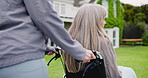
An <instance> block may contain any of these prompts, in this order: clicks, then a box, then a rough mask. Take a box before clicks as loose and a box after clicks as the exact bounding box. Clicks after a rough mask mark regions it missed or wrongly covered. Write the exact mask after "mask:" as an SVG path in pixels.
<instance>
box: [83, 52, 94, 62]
mask: <svg viewBox="0 0 148 78" xmlns="http://www.w3.org/2000/svg"><path fill="white" fill-rule="evenodd" d="M92 59H96V57H95V55H94V54H93V53H92V51H90V50H86V56H85V57H84V60H83V62H82V63H87V62H90V60H92Z"/></svg>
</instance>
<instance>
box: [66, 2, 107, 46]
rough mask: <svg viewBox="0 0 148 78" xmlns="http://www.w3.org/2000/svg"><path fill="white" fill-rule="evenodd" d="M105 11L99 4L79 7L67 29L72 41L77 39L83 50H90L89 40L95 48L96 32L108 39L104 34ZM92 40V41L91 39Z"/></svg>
mask: <svg viewBox="0 0 148 78" xmlns="http://www.w3.org/2000/svg"><path fill="white" fill-rule="evenodd" d="M106 15H107V10H106V9H105V8H104V7H103V6H101V5H99V4H86V5H83V6H81V7H80V9H79V11H78V12H77V14H76V16H75V18H74V21H73V23H72V25H71V27H70V29H69V33H70V34H71V36H72V37H73V39H77V40H78V41H79V42H80V43H81V44H83V46H84V47H85V48H90V47H89V44H90V40H91V42H92V43H94V44H92V45H93V46H95V47H97V44H96V42H97V41H98V36H99V34H98V31H100V32H102V35H101V36H105V37H107V38H108V36H107V34H106V33H105V32H104V24H105V23H106V22H105V20H104V19H105V17H106ZM82 37H83V38H82ZM91 38H93V39H91Z"/></svg>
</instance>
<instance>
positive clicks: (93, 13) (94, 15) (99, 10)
mask: <svg viewBox="0 0 148 78" xmlns="http://www.w3.org/2000/svg"><path fill="white" fill-rule="evenodd" d="M106 15H107V10H106V9H105V8H104V7H103V6H101V5H99V4H86V5H83V6H82V7H80V9H79V11H78V13H77V15H76V17H75V19H77V20H78V19H79V22H80V21H81V24H85V26H91V27H93V26H94V27H96V26H97V27H98V28H99V29H100V27H104V26H103V25H100V23H101V22H102V21H103V20H104V19H105V17H106ZM74 22H75V21H74ZM77 22H78V21H77Z"/></svg>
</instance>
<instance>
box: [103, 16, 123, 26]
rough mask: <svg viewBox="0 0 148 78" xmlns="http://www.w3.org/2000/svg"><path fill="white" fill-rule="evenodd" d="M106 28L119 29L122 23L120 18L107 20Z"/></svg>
mask: <svg viewBox="0 0 148 78" xmlns="http://www.w3.org/2000/svg"><path fill="white" fill-rule="evenodd" d="M105 21H106V25H105V28H113V27H119V25H120V23H121V21H120V20H119V19H118V18H106V19H105Z"/></svg>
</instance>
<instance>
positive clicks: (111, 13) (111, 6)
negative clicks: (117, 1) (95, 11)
mask: <svg viewBox="0 0 148 78" xmlns="http://www.w3.org/2000/svg"><path fill="white" fill-rule="evenodd" d="M108 12H109V14H108V16H109V18H114V0H108Z"/></svg>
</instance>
